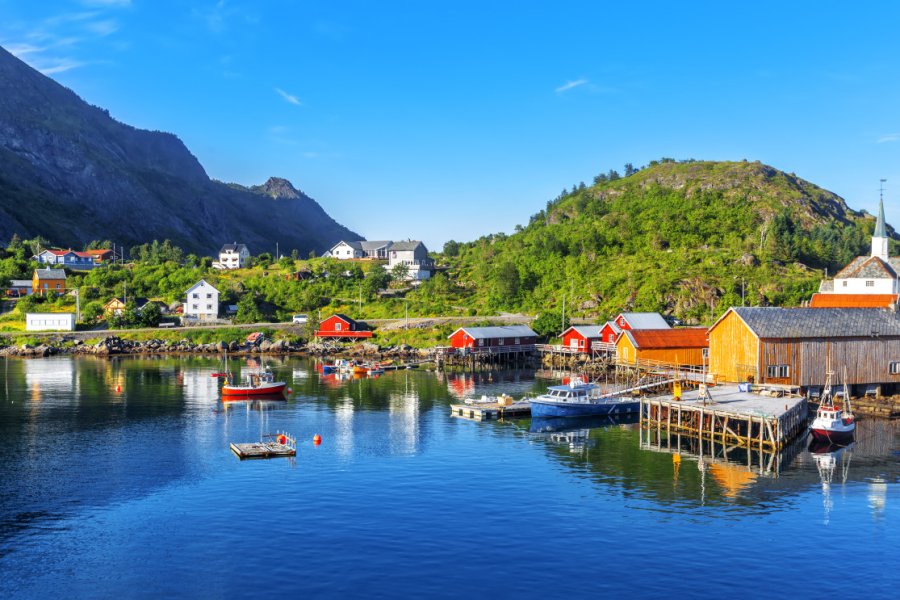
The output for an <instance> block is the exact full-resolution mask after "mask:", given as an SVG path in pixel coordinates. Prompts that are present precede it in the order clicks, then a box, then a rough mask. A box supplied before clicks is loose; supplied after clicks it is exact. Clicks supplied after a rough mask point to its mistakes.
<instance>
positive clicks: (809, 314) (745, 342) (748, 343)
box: [709, 307, 900, 393]
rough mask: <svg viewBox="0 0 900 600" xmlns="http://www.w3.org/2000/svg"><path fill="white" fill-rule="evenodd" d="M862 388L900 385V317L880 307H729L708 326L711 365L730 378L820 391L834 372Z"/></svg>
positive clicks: (837, 378)
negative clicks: (829, 370)
mask: <svg viewBox="0 0 900 600" xmlns="http://www.w3.org/2000/svg"><path fill="white" fill-rule="evenodd" d="M829 368H830V369H831V370H832V371H834V381H835V383H842V382H843V381H844V373H846V380H847V383H848V385H851V386H860V387H859V389H858V390H857V391H862V392H863V393H865V392H870V391H873V390H874V391H876V392H881V391H884V389H885V388H886V389H889V390H890V391H892V392H893V391H897V390H898V389H900V387H898V386H900V315H898V314H897V313H896V312H894V311H892V310H884V309H878V308H760V307H739V308H731V309H729V310H728V311H727V312H726V313H725V314H724V315H722V317H721V318H720V319H719V320H718V321H716V323H715V324H714V325H713V326H712V327H710V329H709V370H710V373H711V374H713V375H714V376H716V377H717V378H718V379H720V380H724V381H747V380H750V379H752V380H753V381H756V382H759V383H778V384H786V385H794V386H800V387H802V388H806V389H818V388H819V387H820V386H822V385H824V383H825V374H826V371H827V370H828V369H829Z"/></svg>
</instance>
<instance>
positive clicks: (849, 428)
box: [809, 371, 856, 444]
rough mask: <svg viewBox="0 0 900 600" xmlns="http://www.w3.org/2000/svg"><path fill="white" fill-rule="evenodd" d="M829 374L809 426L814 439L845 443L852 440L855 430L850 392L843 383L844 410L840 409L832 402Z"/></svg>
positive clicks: (831, 442)
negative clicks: (845, 408) (814, 415)
mask: <svg viewBox="0 0 900 600" xmlns="http://www.w3.org/2000/svg"><path fill="white" fill-rule="evenodd" d="M831 375H832V373H831V372H830V371H829V372H828V374H827V379H826V382H825V389H824V390H823V391H822V398H821V400H820V401H819V408H818V410H816V418H815V419H814V420H813V422H812V425H810V427H809V428H810V431H811V433H812V436H813V439H815V440H818V441H820V442H828V443H830V444H845V443H847V442H850V441H851V440H853V432H854V431H856V420H855V419H854V417H853V413H852V412H851V409H850V394H849V391H848V390H847V384H846V383H844V402H845V403H846V407H847V410H846V412H845V411H844V410H842V409H841V407H840V405H837V404H835V403H834V397H833V395H832V393H831ZM845 380H846V376H845Z"/></svg>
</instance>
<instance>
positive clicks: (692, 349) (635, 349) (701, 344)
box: [616, 328, 709, 367]
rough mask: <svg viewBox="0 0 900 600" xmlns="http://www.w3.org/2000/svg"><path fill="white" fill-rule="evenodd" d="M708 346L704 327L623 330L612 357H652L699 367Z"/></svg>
mask: <svg viewBox="0 0 900 600" xmlns="http://www.w3.org/2000/svg"><path fill="white" fill-rule="evenodd" d="M708 347H709V342H707V340H706V328H690V329H635V330H625V331H623V332H622V335H620V336H619V340H618V341H617V342H616V359H617V360H618V361H619V362H620V363H634V362H636V361H638V360H653V361H659V362H664V363H670V364H676V365H684V366H696V367H701V366H703V364H704V363H705V362H706V352H707V349H708Z"/></svg>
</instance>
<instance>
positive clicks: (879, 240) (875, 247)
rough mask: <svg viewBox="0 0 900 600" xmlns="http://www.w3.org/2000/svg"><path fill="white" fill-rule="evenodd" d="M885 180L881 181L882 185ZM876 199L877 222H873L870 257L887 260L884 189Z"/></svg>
mask: <svg viewBox="0 0 900 600" xmlns="http://www.w3.org/2000/svg"><path fill="white" fill-rule="evenodd" d="M885 181H886V180H885V179H882V180H881V183H882V184H883V183H884V182H885ZM880 191H881V193H880V194H879V198H878V220H877V221H876V222H875V233H874V234H872V256H877V257H878V258H880V259H881V260H885V261H886V260H888V236H887V230H886V229H885V226H884V187H882V188H881V190H880Z"/></svg>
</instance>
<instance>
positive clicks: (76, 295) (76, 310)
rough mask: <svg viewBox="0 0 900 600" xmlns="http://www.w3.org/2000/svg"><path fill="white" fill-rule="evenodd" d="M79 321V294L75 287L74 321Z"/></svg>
mask: <svg viewBox="0 0 900 600" xmlns="http://www.w3.org/2000/svg"><path fill="white" fill-rule="evenodd" d="M79 321H81V294H79V293H78V288H75V322H76V323H77V322H79Z"/></svg>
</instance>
